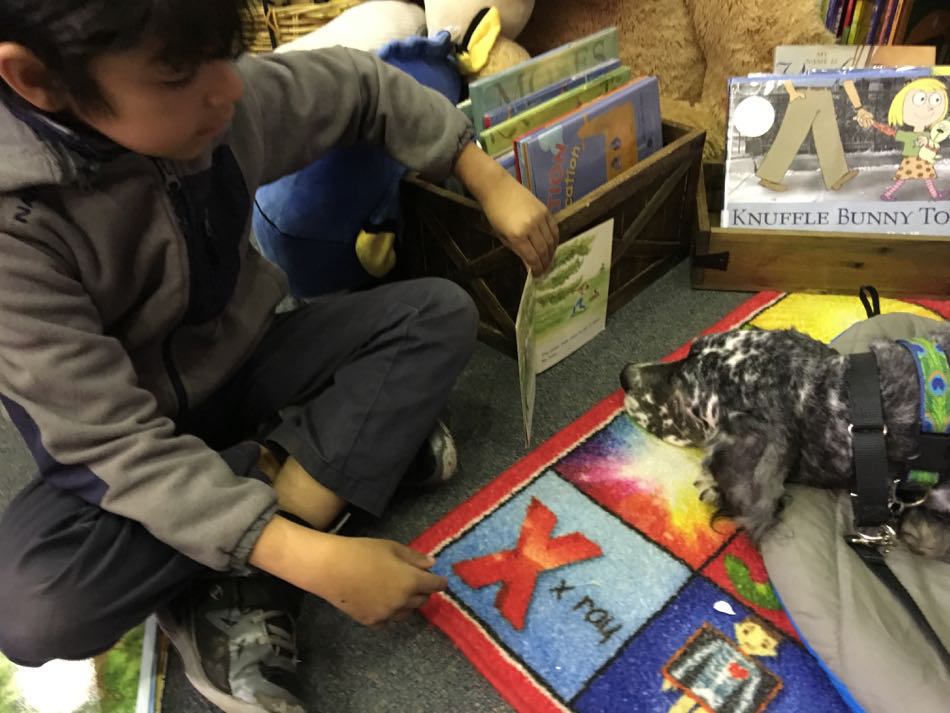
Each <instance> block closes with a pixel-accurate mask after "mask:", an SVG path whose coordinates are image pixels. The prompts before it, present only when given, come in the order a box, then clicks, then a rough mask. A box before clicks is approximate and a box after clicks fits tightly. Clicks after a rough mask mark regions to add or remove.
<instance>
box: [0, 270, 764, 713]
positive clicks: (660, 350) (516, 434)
mask: <svg viewBox="0 0 950 713" xmlns="http://www.w3.org/2000/svg"><path fill="white" fill-rule="evenodd" d="M747 297H748V295H745V294H739V293H726V292H705V291H696V290H691V289H690V287H689V271H688V269H687V266H686V264H685V263H684V264H681V265H679V266H678V267H676V268H674V269H673V270H671V271H670V272H669V273H667V274H666V275H665V276H664V277H662V278H661V279H660V280H658V281H657V282H655V283H654V284H653V285H651V286H650V287H648V288H647V289H646V290H644V291H643V292H641V293H640V294H639V295H638V296H636V297H635V298H634V299H633V300H631V301H630V302H629V303H628V304H627V305H625V306H624V307H623V308H622V309H620V310H618V311H617V312H616V313H614V314H613V315H612V316H611V317H610V319H608V322H607V330H606V331H605V332H604V333H602V334H600V335H599V336H598V337H596V338H595V339H594V340H593V341H591V342H590V343H589V344H587V345H586V346H585V347H583V348H582V349H581V350H579V351H578V352H576V353H575V354H573V355H572V356H571V357H569V358H568V359H566V360H565V361H563V362H561V363H560V364H558V365H557V366H555V367H553V368H552V369H550V370H549V371H547V372H545V373H544V374H542V375H541V376H540V377H539V379H538V388H537V403H536V407H535V418H534V433H535V444H540V443H543V442H544V440H546V439H547V438H549V437H550V436H552V435H553V434H555V433H556V432H557V431H558V430H560V429H561V428H563V427H564V426H566V425H567V424H569V423H571V422H572V421H574V420H575V419H576V418H577V417H579V416H580V415H581V414H583V413H584V412H585V411H587V410H588V409H589V408H590V407H591V406H592V405H593V404H595V403H596V402H598V401H599V400H600V399H602V398H603V397H605V396H607V395H608V394H610V393H611V392H612V391H614V390H616V389H617V388H619V383H618V374H619V372H620V369H621V367H622V366H623V365H624V364H625V363H627V362H628V361H647V360H653V359H657V358H660V357H662V356H664V355H665V354H667V353H669V352H670V351H672V350H673V349H675V348H676V347H678V346H679V345H680V344H682V343H683V342H684V341H686V340H688V339H689V338H690V337H692V336H694V335H695V334H697V333H698V332H699V331H701V330H702V329H704V328H705V327H707V326H709V325H710V324H712V323H713V322H715V321H717V320H718V319H719V318H721V317H723V316H725V315H726V314H728V313H729V312H730V311H731V310H732V309H733V308H735V307H736V306H737V305H739V304H741V302H742V301H743V300H744V299H746V298H747ZM446 420H447V423H448V424H449V427H450V428H451V430H452V432H453V433H454V435H455V438H456V441H457V443H458V446H459V453H460V460H461V468H460V472H459V474H458V476H457V477H456V479H455V480H453V481H452V482H450V483H449V484H448V485H446V486H445V487H443V488H442V489H440V490H438V491H436V492H433V493H427V494H424V495H416V496H414V497H412V498H410V497H402V498H400V499H398V500H397V501H396V502H394V503H393V506H392V507H391V509H390V512H389V513H388V514H387V515H386V516H385V517H384V518H383V519H381V520H379V521H377V522H375V523H373V524H372V525H371V526H369V527H368V528H367V529H365V530H364V531H363V532H362V533H361V534H365V535H368V536H374V537H385V538H389V539H394V540H398V541H401V542H407V541H409V540H411V539H413V538H414V537H415V536H416V535H418V534H419V533H421V532H422V531H423V530H425V529H426V528H427V527H428V526H430V525H431V524H433V523H434V522H436V521H437V520H439V519H440V518H441V517H442V516H443V515H445V514H446V513H447V512H449V511H450V510H451V509H452V508H453V507H454V506H455V505H457V504H459V503H461V502H463V501H464V500H465V499H466V498H468V497H469V496H471V495H472V494H473V493H474V492H475V491H476V490H478V489H479V488H481V487H482V486H483V485H485V484H486V483H488V482H489V481H490V480H492V479H493V478H494V477H495V476H497V475H498V474H499V473H501V472H502V471H503V470H505V469H506V468H507V467H508V466H510V465H511V464H512V463H514V462H515V461H516V460H518V459H519V458H521V457H522V456H523V455H524V454H525V452H526V451H525V448H524V438H523V435H522V433H523V431H522V425H521V411H520V401H519V398H518V369H517V365H516V363H515V361H514V360H513V359H511V358H510V357H507V356H504V355H502V354H500V353H498V352H496V351H494V350H492V349H491V348H489V347H486V346H484V345H479V347H478V350H477V351H476V353H475V356H474V358H473V359H472V361H471V362H470V364H469V366H468V368H467V370H466V371H465V372H464V373H463V375H462V377H461V378H460V380H459V383H458V386H457V388H456V389H455V391H454V393H453V395H452V397H451V400H450V402H449V406H448V411H447V414H446ZM0 462H2V463H3V464H4V467H3V468H2V469H0V506H2V505H5V504H6V503H7V502H8V501H9V500H10V498H12V497H13V494H14V493H15V492H16V491H17V490H18V489H19V488H20V487H21V486H22V485H23V484H24V483H25V482H26V481H27V479H28V478H29V477H31V474H32V472H33V463H32V460H31V459H30V457H29V455H28V453H27V452H26V450H25V448H24V446H23V444H22V443H21V441H20V439H19V436H18V435H17V434H16V432H15V431H14V430H13V428H12V426H11V425H10V424H9V423H8V422H7V421H6V420H5V419H0ZM298 643H299V646H300V657H301V659H302V660H303V662H304V663H303V665H302V671H303V674H304V677H305V681H306V686H307V693H308V696H309V699H310V701H311V702H312V705H311V708H310V709H311V710H313V711H319V712H320V713H396V712H399V713H430V712H431V713H444V712H446V711H458V712H461V713H481V712H485V711H492V712H501V711H510V710H511V708H510V707H509V706H508V705H507V704H506V703H505V702H504V700H503V699H502V698H501V696H500V695H499V694H498V693H497V692H496V691H495V690H494V689H493V688H492V687H491V686H490V685H489V684H488V683H487V681H485V679H483V678H482V677H481V675H480V674H479V673H478V672H477V671H476V670H475V669H474V668H473V667H472V666H471V665H470V664H469V663H468V661H467V660H466V659H465V657H464V656H463V655H462V654H461V653H459V652H458V651H457V650H456V649H455V648H454V647H453V645H452V644H451V642H449V640H448V639H447V638H446V637H444V636H443V635H442V634H441V632H439V631H438V630H436V629H434V628H433V627H431V626H430V625H428V624H427V623H426V622H425V621H424V620H423V619H422V618H421V617H419V616H416V617H413V618H412V619H410V620H409V621H407V622H404V623H401V624H396V625H392V626H389V627H387V628H385V629H383V630H381V631H374V630H369V629H366V628H363V627H361V626H359V625H358V624H356V623H355V622H353V621H352V620H350V619H348V618H347V617H346V616H345V615H343V614H341V613H339V612H338V611H337V610H336V609H334V608H332V607H331V606H329V605H327V604H325V603H323V602H321V601H319V600H317V599H315V598H313V597H311V598H309V599H308V601H307V603H306V605H305V608H304V613H303V616H302V617H301V621H300V624H299V630H298ZM164 710H165V711H168V712H169V713H207V712H209V711H215V710H216V709H215V708H214V707H213V706H211V705H210V704H207V703H205V702H204V701H203V700H202V699H201V698H200V697H199V696H198V695H197V694H196V693H194V692H193V691H192V689H191V687H190V686H189V684H188V682H187V681H186V680H185V678H184V676H183V675H182V673H181V667H180V664H179V661H178V659H177V657H175V656H173V657H172V659H171V663H170V667H169V677H168V681H167V687H166V691H165V699H164ZM635 713H641V712H635ZM642 713H648V712H642Z"/></svg>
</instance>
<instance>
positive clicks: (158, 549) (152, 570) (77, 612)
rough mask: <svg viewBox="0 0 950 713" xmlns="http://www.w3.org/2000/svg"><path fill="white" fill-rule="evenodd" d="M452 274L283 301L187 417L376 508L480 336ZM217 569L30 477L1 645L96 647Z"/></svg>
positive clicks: (65, 654)
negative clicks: (246, 354) (282, 308)
mask: <svg viewBox="0 0 950 713" xmlns="http://www.w3.org/2000/svg"><path fill="white" fill-rule="evenodd" d="M477 323H478V316H477V311H476V310H475V307H474V305H473V303H472V301H471V299H470V298H469V297H468V295H467V294H466V293H465V292H464V291H463V290H461V288H459V287H457V286H456V285H454V284H453V283H451V282H448V281H445V280H438V279H422V280H413V281H408V282H401V283H395V284H391V285H386V286H384V287H380V288H377V289H374V290H369V291H366V292H359V293H353V294H347V295H335V296H329V297H325V298H321V299H320V300H318V301H316V302H313V303H311V304H308V305H306V306H305V307H302V308H301V309H298V310H295V311H293V312H288V313H284V314H281V315H278V316H277V318H276V319H275V322H274V324H273V326H272V327H271V329H270V331H269V332H268V333H267V335H266V336H265V337H264V339H263V341H262V342H261V344H260V346H259V347H258V349H257V350H256V351H255V353H254V354H253V355H252V356H251V357H250V358H249V359H248V361H247V362H246V363H245V364H244V365H243V366H242V367H241V369H240V370H239V371H238V373H236V374H235V375H234V377H233V378H232V379H231V380H230V381H229V382H228V383H227V384H225V385H224V387H222V388H221V389H220V390H219V391H218V392H217V393H216V394H214V395H212V396H211V397H210V398H209V399H208V400H207V401H206V402H205V403H203V404H201V405H199V406H198V407H197V408H196V409H194V410H193V411H191V412H190V413H189V414H188V416H187V417H186V418H185V419H183V420H182V421H180V422H179V424H178V425H179V429H180V430H181V431H183V432H189V433H193V434H195V435H198V436H199V437H201V438H203V439H204V440H205V442H206V443H208V444H209V445H210V446H211V447H213V448H215V449H216V450H219V451H221V453H222V455H223V456H224V457H225V459H226V460H228V462H229V463H230V464H231V465H232V467H233V468H235V470H236V471H237V472H239V473H242V474H247V475H250V476H253V475H255V473H254V471H255V470H256V469H255V468H254V465H255V463H256V460H257V453H258V450H257V447H256V446H254V445H252V444H249V443H248V441H249V440H250V439H255V440H260V441H266V442H268V443H269V444H271V445H272V447H274V448H275V449H277V450H281V451H283V452H284V453H286V454H288V455H290V456H293V457H294V458H295V459H297V460H298V461H299V462H300V463H301V464H302V465H303V467H304V468H305V469H306V470H307V472H309V473H311V474H313V475H314V477H316V478H317V479H318V480H319V481H320V482H321V483H323V484H324V485H326V486H327V487H328V488H330V489H331V490H333V491H334V492H336V493H337V494H338V495H340V496H341V497H342V498H344V499H345V500H347V501H348V502H350V503H352V504H353V505H356V506H357V507H359V508H361V509H363V510H366V511H368V512H370V513H373V514H379V513H380V512H381V511H382V510H383V508H384V507H385V506H386V504H387V503H388V501H389V499H390V498H391V497H392V495H393V493H394V491H395V489H396V487H397V485H398V484H399V480H400V478H401V477H402V475H403V474H404V473H405V471H406V469H407V467H408V466H409V463H410V462H411V460H412V458H413V456H414V455H415V453H416V452H417V451H418V449H419V447H420V445H421V444H422V443H423V442H424V441H425V439H426V437H427V436H428V435H429V433H430V432H431V430H432V428H433V426H434V425H435V422H436V420H437V418H438V415H439V412H440V411H441V410H442V408H443V407H444V406H445V403H446V400H447V399H448V395H449V392H450V391H451V389H452V386H453V384H454V383H455V380H456V377H457V376H458V374H459V373H460V372H461V370H462V369H463V368H464V366H465V364H466V362H467V361H468V359H469V357H470V356H471V353H472V350H473V348H474V345H475V335H476V329H477ZM209 572H210V570H208V569H207V568H205V567H204V566H203V565H201V564H199V563H198V562H195V561H194V560H191V559H189V558H188V557H185V556H184V555H182V554H181V553H179V552H177V551H176V550H174V549H172V548H170V547H169V546H168V545H166V544H164V543H163V542H160V541H158V540H156V539H155V538H154V537H153V536H152V535H151V534H149V532H147V531H146V530H145V528H143V527H142V526H141V525H140V524H139V523H138V522H135V521H133V520H129V519H126V518H123V517H120V516H117V515H114V514H112V513H109V512H106V511H104V510H102V509H100V508H98V507H95V506H92V505H89V504H88V503H86V502H85V501H83V500H81V499H80V498H78V497H76V496H74V495H71V494H70V493H67V492H65V491H62V490H60V489H58V488H56V487H55V486H52V485H49V484H48V483H46V482H45V481H43V480H42V479H40V478H37V479H35V480H33V481H32V482H31V483H30V484H29V485H27V486H26V488H24V489H23V491H21V492H20V493H19V494H18V495H17V496H16V497H15V498H14V500H13V502H12V503H11V504H10V506H9V507H8V508H7V510H6V512H5V513H4V514H3V517H2V519H0V612H2V614H0V650H2V651H3V653H4V654H5V655H6V656H7V657H8V658H9V659H11V660H12V661H14V662H16V663H19V664H21V665H29V666H38V665H41V664H43V663H45V662H46V661H49V660H51V659H54V658H60V659H79V658H87V657H89V656H92V655H94V654H97V653H100V652H102V651H104V650H106V649H108V648H109V647H110V646H112V645H113V644H114V643H115V641H117V640H118V639H119V637H121V636H122V634H123V633H125V632H126V631H127V630H129V629H130V628H132V627H134V626H136V625H137V624H139V623H140V622H142V621H143V620H144V619H145V617H146V616H148V614H149V613H151V612H152V611H154V610H155V609H156V608H158V607H160V606H162V605H163V604H166V603H168V602H169V601H170V600H171V599H172V598H174V597H175V596H176V595H177V594H178V593H179V592H181V591H182V590H183V589H184V588H185V587H187V585H188V584H189V583H190V582H191V581H192V580H194V579H195V578H196V577H199V576H203V575H206V574H208V573H209Z"/></svg>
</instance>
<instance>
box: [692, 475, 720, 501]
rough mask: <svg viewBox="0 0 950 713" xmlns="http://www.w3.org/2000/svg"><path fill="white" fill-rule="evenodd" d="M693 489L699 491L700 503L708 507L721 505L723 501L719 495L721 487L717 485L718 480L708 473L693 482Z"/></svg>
mask: <svg viewBox="0 0 950 713" xmlns="http://www.w3.org/2000/svg"><path fill="white" fill-rule="evenodd" d="M693 487H695V488H696V490H698V491H699V499H700V501H702V502H704V503H706V504H707V505H719V503H720V500H721V498H720V494H719V485H718V484H717V483H716V480H715V479H714V478H713V477H712V475H710V474H709V473H707V472H706V471H703V473H702V475H700V476H699V478H697V479H696V480H694V481H693Z"/></svg>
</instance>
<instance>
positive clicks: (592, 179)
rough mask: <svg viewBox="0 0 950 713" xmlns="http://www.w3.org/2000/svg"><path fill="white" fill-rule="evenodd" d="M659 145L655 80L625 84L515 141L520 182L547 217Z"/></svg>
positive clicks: (626, 168) (659, 128)
mask: <svg viewBox="0 0 950 713" xmlns="http://www.w3.org/2000/svg"><path fill="white" fill-rule="evenodd" d="M662 145H663V127H662V122H661V118H660V89H659V84H658V82H657V80H656V77H645V78H643V79H638V80H634V81H632V82H630V83H628V84H625V85H623V86H621V87H619V88H617V89H615V90H614V91H612V92H610V93H609V94H605V95H604V96H602V97H600V98H598V99H595V100H594V101H591V102H589V103H587V104H585V105H583V106H581V107H580V108H578V109H576V110H575V111H572V112H570V113H568V114H565V115H564V116H562V117H559V118H557V119H555V120H553V121H551V122H549V123H547V124H545V125H544V126H542V127H540V128H538V129H535V130H534V131H532V132H529V133H528V134H525V135H524V136H521V137H520V138H518V139H516V140H515V161H516V162H517V169H518V177H519V179H520V180H521V183H522V184H523V185H524V186H526V187H527V188H529V189H530V190H531V191H532V192H533V193H534V195H536V196H537V197H538V198H539V199H540V200H541V201H543V202H544V203H545V204H546V205H547V206H548V208H549V209H550V210H551V211H552V212H556V211H558V210H561V209H563V208H566V207H568V206H569V205H571V204H572V203H574V202H575V201H577V200H579V199H581V198H583V197H584V196H586V195H587V194H588V193H590V192H591V191H594V190H596V189H597V188H599V187H600V186H602V185H603V184H605V183H606V182H607V181H610V180H611V179H613V178H615V177H617V176H618V175H620V174H621V173H624V172H625V171H627V170H628V169H630V168H631V167H632V166H633V165H634V164H635V163H637V162H638V161H641V160H643V159H644V158H646V157H647V156H649V155H651V154H653V153H654V152H656V151H657V150H658V149H659V148H660V147H661V146H662Z"/></svg>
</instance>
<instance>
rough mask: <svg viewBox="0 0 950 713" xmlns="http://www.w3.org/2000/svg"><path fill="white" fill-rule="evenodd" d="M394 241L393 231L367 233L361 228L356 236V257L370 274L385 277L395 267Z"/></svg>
mask: <svg viewBox="0 0 950 713" xmlns="http://www.w3.org/2000/svg"><path fill="white" fill-rule="evenodd" d="M395 243H396V234H395V233H367V232H366V231H365V230H361V231H360V234H359V235H358V236H357V237H356V257H357V259H359V261H360V265H362V266H363V269H364V270H366V272H368V273H369V274H370V275H372V276H373V277H385V276H386V274H387V273H388V272H389V271H390V270H392V269H393V268H394V267H396V248H395Z"/></svg>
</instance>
